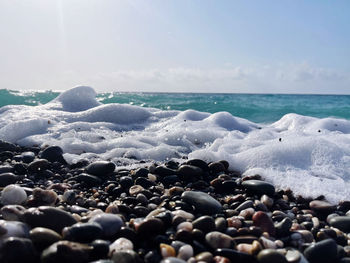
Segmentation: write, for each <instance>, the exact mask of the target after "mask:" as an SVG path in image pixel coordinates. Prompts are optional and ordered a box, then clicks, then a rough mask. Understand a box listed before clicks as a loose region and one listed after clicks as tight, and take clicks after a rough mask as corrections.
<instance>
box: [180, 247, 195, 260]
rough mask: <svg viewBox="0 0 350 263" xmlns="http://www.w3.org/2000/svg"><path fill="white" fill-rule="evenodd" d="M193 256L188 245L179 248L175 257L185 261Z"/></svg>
mask: <svg viewBox="0 0 350 263" xmlns="http://www.w3.org/2000/svg"><path fill="white" fill-rule="evenodd" d="M192 256H193V248H192V246H190V245H183V246H181V247H180V249H179V251H178V254H177V257H178V258H180V259H182V260H185V261H187V260H188V259H189V258H191V257H192Z"/></svg>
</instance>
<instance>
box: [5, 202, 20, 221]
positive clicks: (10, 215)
mask: <svg viewBox="0 0 350 263" xmlns="http://www.w3.org/2000/svg"><path fill="white" fill-rule="evenodd" d="M25 210H26V209H25V208H24V207H23V206H21V205H5V206H3V207H2V208H1V210H0V211H1V215H2V217H3V218H4V219H5V220H8V221H20V219H21V217H22V215H23V213H24V211H25Z"/></svg>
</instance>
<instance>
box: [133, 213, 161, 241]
mask: <svg viewBox="0 0 350 263" xmlns="http://www.w3.org/2000/svg"><path fill="white" fill-rule="evenodd" d="M135 229H136V233H137V235H138V237H140V238H142V239H145V238H149V237H150V236H155V235H157V234H160V233H162V232H163V229H164V223H163V221H162V220H160V219H158V218H146V219H145V220H143V221H141V222H140V223H139V224H137V225H135Z"/></svg>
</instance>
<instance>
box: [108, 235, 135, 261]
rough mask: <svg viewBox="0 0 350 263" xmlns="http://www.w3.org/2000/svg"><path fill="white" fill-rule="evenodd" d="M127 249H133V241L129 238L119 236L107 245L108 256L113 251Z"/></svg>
mask: <svg viewBox="0 0 350 263" xmlns="http://www.w3.org/2000/svg"><path fill="white" fill-rule="evenodd" d="M128 249H129V250H133V249H134V245H133V243H132V242H131V241H130V240H129V239H127V238H124V237H121V238H118V239H117V240H116V241H114V242H113V243H112V244H110V245H109V255H110V256H111V255H113V253H114V252H115V251H121V250H128Z"/></svg>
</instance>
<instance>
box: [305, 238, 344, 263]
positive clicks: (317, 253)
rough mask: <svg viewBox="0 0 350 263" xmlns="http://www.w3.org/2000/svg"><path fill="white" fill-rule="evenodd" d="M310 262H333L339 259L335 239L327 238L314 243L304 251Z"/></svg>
mask: <svg viewBox="0 0 350 263" xmlns="http://www.w3.org/2000/svg"><path fill="white" fill-rule="evenodd" d="M304 255H305V257H306V259H307V260H308V261H309V262H310V263H331V262H336V261H337V256H338V254H337V243H336V242H335V241H334V240H333V239H326V240H322V241H320V242H317V243H314V244H312V245H311V246H309V247H307V248H306V249H305V251H304Z"/></svg>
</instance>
